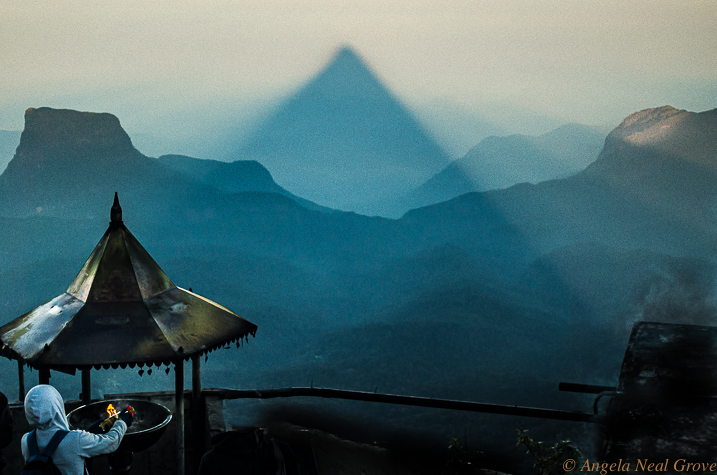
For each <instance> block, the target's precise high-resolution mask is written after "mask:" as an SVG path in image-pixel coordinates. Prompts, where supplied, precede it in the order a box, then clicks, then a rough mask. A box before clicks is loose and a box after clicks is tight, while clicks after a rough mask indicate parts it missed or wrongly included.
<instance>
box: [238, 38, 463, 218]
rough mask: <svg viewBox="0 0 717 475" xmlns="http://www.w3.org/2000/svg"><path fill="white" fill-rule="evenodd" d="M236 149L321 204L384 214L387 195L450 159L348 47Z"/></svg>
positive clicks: (406, 188) (410, 186)
mask: <svg viewBox="0 0 717 475" xmlns="http://www.w3.org/2000/svg"><path fill="white" fill-rule="evenodd" d="M238 156H239V157H241V158H244V159H251V160H257V161H258V162H260V163H262V164H263V165H264V166H266V167H267V168H268V169H269V170H270V171H271V173H272V175H273V176H274V177H275V178H276V181H277V182H278V183H279V184H280V185H282V186H283V187H285V188H287V189H288V190H290V191H291V192H293V193H296V194H298V195H300V196H303V197H305V198H308V199H310V200H312V201H315V202H317V203H319V204H322V205H326V206H330V207H332V208H337V209H343V210H350V211H357V212H360V213H364V214H384V215H385V214H390V212H391V210H389V209H387V207H386V203H387V202H388V201H390V200H392V199H394V198H396V197H398V196H401V195H403V194H405V193H407V192H408V191H409V190H411V189H413V188H415V187H416V186H418V185H420V184H421V183H423V182H424V181H425V180H427V179H428V178H430V177H431V176H432V175H433V174H435V173H436V172H438V171H439V170H441V169H442V168H444V167H445V166H446V165H447V164H448V163H449V161H450V159H449V157H448V156H447V154H446V153H445V152H444V151H443V150H442V149H441V147H440V146H439V145H438V144H437V143H436V142H435V141H434V140H433V139H432V138H431V137H430V136H429V135H428V134H427V133H426V131H425V130H424V129H423V127H422V126H421V125H420V124H419V123H418V121H417V120H416V119H415V118H414V117H413V115H412V114H411V113H410V112H409V111H408V110H407V109H406V108H405V107H404V106H403V105H402V104H401V102H400V101H399V100H398V99H396V97H394V96H393V94H391V92H390V91H388V90H387V89H386V87H384V86H383V84H382V83H381V81H380V80H379V79H378V78H377V77H376V76H375V75H374V73H373V72H371V70H370V69H369V67H368V66H367V65H366V64H365V63H364V62H363V61H362V60H361V58H359V57H358V55H357V54H356V53H355V52H354V51H353V50H351V49H350V48H343V49H341V50H340V51H338V53H337V54H336V55H335V56H334V58H333V59H332V61H331V62H330V63H329V65H328V66H327V67H326V68H325V69H324V70H323V71H321V72H320V73H319V74H318V75H317V76H315V77H314V78H313V79H312V80H311V81H309V83H308V84H306V85H305V86H304V87H303V88H301V89H300V90H299V91H298V92H296V93H295V94H294V95H293V96H292V97H290V98H289V99H288V100H287V101H286V103H284V104H283V106H282V107H280V108H279V110H278V111H277V112H276V113H275V114H274V115H273V116H272V117H270V118H269V119H268V121H267V122H266V123H265V124H264V125H263V126H262V127H260V128H259V130H258V131H257V132H256V133H255V135H254V136H253V137H251V138H250V139H249V140H248V141H247V142H246V144H245V145H244V146H243V147H242V148H241V150H240V152H239V154H238Z"/></svg>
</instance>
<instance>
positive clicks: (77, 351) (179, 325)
mask: <svg viewBox="0 0 717 475" xmlns="http://www.w3.org/2000/svg"><path fill="white" fill-rule="evenodd" d="M110 215H111V221H110V225H109V228H108V229H107V232H105V234H104V236H102V239H100V241H99V243H98V244H97V246H96V247H95V249H94V251H92V254H91V255H90V257H89V258H88V259H87V261H86V262H85V264H84V266H82V269H81V270H80V272H79V274H78V275H77V277H75V280H74V281H73V282H72V284H70V286H69V288H68V289H67V291H66V292H65V293H63V294H61V295H58V296H57V297H55V298H54V299H52V300H50V301H49V302H47V303H45V304H43V305H41V306H39V307H37V308H36V309H34V310H32V311H30V312H28V313H26V314H25V315H22V316H21V317H19V318H17V319H15V320H13V321H11V322H9V323H7V324H5V325H3V326H2V327H0V340H1V341H2V353H3V355H4V356H7V357H10V358H12V359H18V360H24V361H25V362H26V363H28V364H29V365H31V366H33V367H36V368H41V367H44V368H48V369H53V370H59V371H63V372H68V373H71V374H74V372H75V370H76V369H89V368H91V367H93V366H94V367H95V368H97V369H99V368H100V367H101V366H104V367H105V368H107V367H109V366H112V367H117V366H122V367H124V366H125V365H129V366H131V367H133V366H134V365H136V364H140V365H141V364H161V363H164V364H168V363H169V362H173V361H174V362H176V361H178V360H185V359H188V358H189V357H190V356H192V355H197V354H203V353H206V352H208V351H211V350H213V349H216V348H217V347H220V346H222V345H225V344H227V343H230V342H234V341H237V342H238V341H239V340H241V339H243V338H247V336H248V335H249V334H252V335H254V334H255V332H256V330H257V326H256V325H254V324H253V323H251V322H249V321H247V320H245V319H243V318H241V317H239V316H238V315H236V314H235V313H234V312H232V311H231V310H228V309H227V308H225V307H223V306H221V305H219V304H217V303H215V302H213V301H211V300H209V299H207V298H205V297H202V296H200V295H197V294H195V293H193V292H191V291H188V290H185V289H182V288H179V287H177V286H176V285H175V284H174V283H173V282H172V281H171V280H170V278H169V277H168V276H167V275H166V274H165V273H164V271H163V270H162V269H161V268H160V267H159V266H158V265H157V263H156V262H155V261H154V259H152V257H151V256H150V255H149V253H148V252H147V251H146V250H145V249H144V248H143V247H142V245H141V244H140V243H139V242H138V241H137V239H136V238H135V237H134V236H133V235H132V233H130V232H129V230H128V229H127V228H126V227H125V225H124V224H123V222H122V209H121V207H120V205H119V201H118V198H117V194H115V201H114V204H113V206H112V211H111V213H110Z"/></svg>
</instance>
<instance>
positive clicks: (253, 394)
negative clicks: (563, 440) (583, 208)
mask: <svg viewBox="0 0 717 475" xmlns="http://www.w3.org/2000/svg"><path fill="white" fill-rule="evenodd" d="M202 392H203V393H204V394H205V395H213V396H217V397H219V398H221V399H271V398H278V397H297V396H304V397H322V398H335V399H350V400H353V401H368V402H381V403H386V404H400V405H405V406H419V407H432V408H437V409H453V410H459V411H471V412H484V413H489V414H504V415H512V416H525V417H538V418H542V419H556V420H563V421H574V422H597V420H596V417H595V416H594V415H593V414H587V413H584V412H579V411H564V410H560V409H543V408H537V407H526V406H510V405H506V404H490V403H482V402H471V401H456V400H452V399H434V398H427V397H417V396H401V395H397V394H381V393H375V392H373V393H370V392H364V391H347V390H343V389H330V388H315V387H309V388H307V387H298V388H282V389H245V390H239V389H226V388H205V389H203V390H202Z"/></svg>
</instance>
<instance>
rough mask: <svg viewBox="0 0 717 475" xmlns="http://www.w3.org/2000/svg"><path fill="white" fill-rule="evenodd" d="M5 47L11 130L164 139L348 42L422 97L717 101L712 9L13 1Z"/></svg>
mask: <svg viewBox="0 0 717 475" xmlns="http://www.w3.org/2000/svg"><path fill="white" fill-rule="evenodd" d="M0 45H1V46H0V65H1V66H0V129H11V130H20V129H22V126H23V112H24V110H25V109H26V108H27V107H30V106H33V107H38V106H43V105H47V106H52V107H67V108H73V109H80V110H94V111H106V112H112V113H114V114H116V115H118V116H119V117H120V120H121V121H122V123H123V125H124V126H125V128H127V129H128V130H129V131H138V130H143V131H147V132H150V133H162V130H161V129H162V125H161V124H162V123H165V125H166V127H167V128H171V127H173V126H176V124H175V123H176V122H177V120H178V118H179V117H186V118H187V119H184V121H185V123H186V125H187V126H189V125H191V123H192V121H202V120H205V119H206V118H207V117H211V116H212V115H213V114H214V112H216V111H217V110H218V109H221V108H232V107H235V108H242V107H244V106H250V107H251V102H250V101H248V99H249V98H252V97H258V96H262V95H266V94H275V93H277V92H280V91H288V90H290V89H291V88H294V87H296V86H297V85H299V84H300V83H301V82H302V81H305V80H307V79H308V78H310V77H311V76H312V75H313V74H314V73H315V72H316V71H317V70H318V69H320V68H321V67H322V65H323V64H324V63H325V62H326V61H328V60H329V58H330V57H331V55H332V53H333V52H334V51H335V50H336V49H337V48H338V47H340V46H342V45H351V46H352V47H354V48H355V49H356V51H358V52H359V54H361V55H362V57H363V58H364V59H365V60H366V61H367V62H368V63H369V64H370V65H371V66H372V68H373V69H374V71H375V72H377V74H378V75H379V76H380V77H381V78H382V79H383V80H384V82H385V83H386V84H387V85H388V86H389V87H391V88H392V90H393V91H394V92H395V93H396V94H397V95H398V96H399V97H401V98H403V99H405V100H406V101H408V102H409V103H411V104H418V103H421V102H424V101H430V100H433V99H440V100H445V101H449V102H451V103H453V104H455V105H460V106H462V107H463V108H466V109H469V110H472V111H475V112H476V113H481V111H482V110H488V109H490V107H493V108H495V104H496V103H502V104H514V105H517V106H520V107H524V108H526V109H530V110H534V111H536V112H540V113H545V114H548V115H552V116H556V117H559V118H561V119H565V120H566V121H567V120H572V121H579V122H583V123H618V122H619V121H620V119H622V118H623V117H624V116H626V115H627V114H629V113H631V112H634V111H636V110H639V109H643V108H646V107H654V106H660V105H664V104H671V105H673V106H675V107H679V108H686V109H689V110H706V109H711V108H715V107H717V1H714V0H694V1H693V0H679V1H678V0H669V1H656V0H655V1H648V0H644V1H632V0H620V1H606V0H600V1H592V0H566V1H541V0H525V1H510V0H496V1H492V0H490V1H483V0H473V1H471V0H440V1H436V0H425V1H424V0H389V1H387V0H380V1H379V0H362V1H356V0H351V1H349V0H296V1H288V2H279V1H272V0H245V1H226V0H197V1H188V0H172V1H168V0H156V1H146V0H142V1H139V0H122V1H110V0H73V1H72V2H67V1H63V2H58V1H39V0H0ZM489 104H492V106H491V105H489ZM180 113H181V115H180ZM180 122H181V121H180ZM170 124H175V125H170Z"/></svg>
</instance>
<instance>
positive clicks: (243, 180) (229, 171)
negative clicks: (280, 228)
mask: <svg viewBox="0 0 717 475" xmlns="http://www.w3.org/2000/svg"><path fill="white" fill-rule="evenodd" d="M156 160H157V161H158V162H159V163H161V164H162V165H164V166H166V167H168V168H170V169H172V170H174V171H177V172H179V173H181V174H182V175H183V176H184V177H185V178H187V179H191V180H194V181H195V182H198V183H202V184H204V185H209V186H211V187H213V188H216V189H217V190H219V191H222V192H226V193H244V192H257V191H259V192H268V193H277V194H280V195H284V196H287V197H289V198H291V199H293V200H294V201H296V202H297V203H299V204H301V205H302V206H305V207H306V208H309V209H314V210H320V211H331V210H330V209H329V208H324V207H322V206H319V205H317V204H315V203H312V202H311V201H308V200H305V199H303V198H300V197H298V196H296V195H294V194H292V193H289V192H288V191H286V190H285V189H283V188H282V187H280V186H279V185H277V184H276V182H275V181H274V179H273V178H272V177H271V173H269V170H267V169H266V168H264V167H263V166H262V165H261V164H260V163H259V162H257V161H253V160H237V161H235V162H231V163H227V162H220V161H217V160H202V159H199V158H194V157H187V156H185V155H162V156H161V157H159V158H157V159H156Z"/></svg>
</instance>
